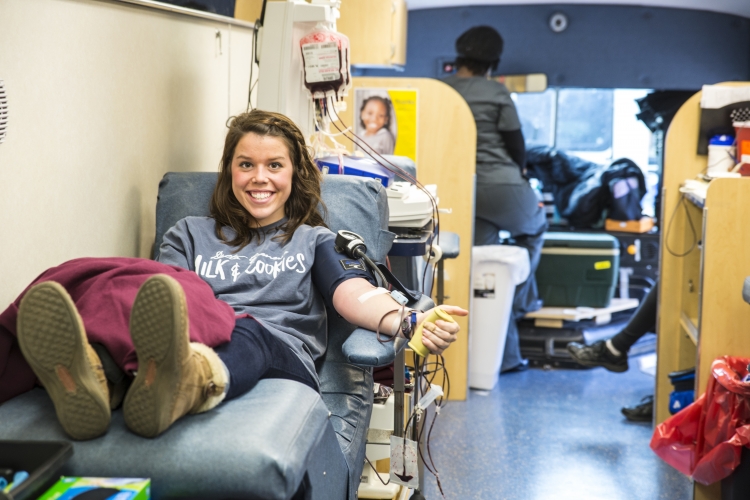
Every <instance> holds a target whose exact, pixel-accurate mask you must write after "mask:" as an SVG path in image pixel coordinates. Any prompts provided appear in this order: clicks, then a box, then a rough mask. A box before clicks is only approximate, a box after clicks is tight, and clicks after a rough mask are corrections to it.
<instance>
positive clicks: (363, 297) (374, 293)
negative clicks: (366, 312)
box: [357, 287, 391, 304]
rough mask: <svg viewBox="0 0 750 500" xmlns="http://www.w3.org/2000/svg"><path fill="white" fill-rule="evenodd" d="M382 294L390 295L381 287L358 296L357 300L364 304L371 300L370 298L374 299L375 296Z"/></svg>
mask: <svg viewBox="0 0 750 500" xmlns="http://www.w3.org/2000/svg"><path fill="white" fill-rule="evenodd" d="M384 293H391V292H389V291H388V290H386V289H385V288H383V287H378V288H375V289H374V290H370V291H369V292H365V293H363V294H362V295H360V296H359V297H358V298H357V300H358V301H359V303H360V304H364V303H365V302H366V301H367V300H369V299H371V298H372V297H375V296H377V295H383V294H384Z"/></svg>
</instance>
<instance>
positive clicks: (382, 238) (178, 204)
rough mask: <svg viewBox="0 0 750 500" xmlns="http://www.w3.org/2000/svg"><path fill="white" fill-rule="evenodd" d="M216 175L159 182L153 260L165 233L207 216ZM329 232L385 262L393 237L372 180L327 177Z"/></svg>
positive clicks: (179, 175)
mask: <svg viewBox="0 0 750 500" xmlns="http://www.w3.org/2000/svg"><path fill="white" fill-rule="evenodd" d="M217 178H218V173H216V172H168V173H167V174H165V175H164V177H163V178H162V180H161V182H159V195H158V197H157V202H156V237H155V239H154V249H153V252H152V256H153V257H154V258H156V257H157V255H158V252H159V245H161V241H162V239H163V237H164V233H166V232H167V230H169V228H171V227H172V226H174V225H175V224H176V223H177V221H179V220H180V219H182V218H184V217H188V216H208V215H209V203H210V201H211V196H212V194H213V190H214V186H215V185H216V179H217ZM321 194H322V197H323V203H325V205H326V208H327V218H326V223H327V224H328V227H329V228H330V229H331V231H333V232H336V231H339V230H341V229H347V230H349V231H353V232H355V233H357V234H359V235H360V236H362V237H363V238H364V240H365V243H366V244H367V254H368V256H369V257H370V258H371V259H373V260H375V261H377V262H383V261H385V256H386V255H387V254H388V251H389V250H390V248H391V244H392V243H393V238H394V234H393V233H391V232H389V231H388V198H387V195H386V193H385V189H384V188H383V186H382V184H380V182H378V181H377V180H375V179H368V178H365V177H354V176H348V175H346V176H345V175H326V176H325V177H323V183H322V186H321Z"/></svg>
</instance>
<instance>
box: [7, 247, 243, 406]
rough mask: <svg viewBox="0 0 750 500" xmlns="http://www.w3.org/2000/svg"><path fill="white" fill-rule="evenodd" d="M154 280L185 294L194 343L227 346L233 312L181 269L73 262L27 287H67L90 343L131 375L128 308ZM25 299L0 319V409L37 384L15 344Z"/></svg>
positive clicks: (119, 261) (119, 260) (125, 261)
mask: <svg viewBox="0 0 750 500" xmlns="http://www.w3.org/2000/svg"><path fill="white" fill-rule="evenodd" d="M154 274H167V275H169V276H171V277H173V278H174V279H176V280H177V281H178V282H179V283H180V284H181V285H182V288H183V289H184V290H185V297H186V298H187V309H188V317H189V319H190V340H191V341H193V342H200V343H202V344H205V345H207V346H209V347H216V346H218V345H221V344H224V343H226V342H229V339H230V337H231V335H232V330H233V329H234V321H235V314H234V310H233V309H232V307H231V306H230V305H229V304H227V303H226V302H222V301H221V300H219V299H217V298H215V297H214V294H213V291H212V290H211V287H210V286H209V285H208V284H207V283H206V282H205V281H203V280H202V279H201V278H200V277H199V276H198V275H196V274H195V273H194V272H192V271H188V270H186V269H182V268H179V267H175V266H170V265H167V264H162V263H160V262H155V261H152V260H147V259H132V258H124V257H113V258H84V259H75V260H71V261H68V262H65V263H64V264H61V265H59V266H57V267H53V268H51V269H48V270H47V271H45V272H43V273H42V274H41V275H40V276H39V277H38V278H36V279H35V280H34V281H33V282H32V283H31V285H29V287H31V286H32V285H34V284H36V283H40V282H42V281H56V282H58V283H60V284H61V285H62V286H63V287H65V289H66V290H67V291H68V293H69V294H70V296H71V298H72V299H73V302H75V304H76V307H77V308H78V312H79V313H80V314H81V318H83V324H84V326H85V328H86V334H87V336H88V339H89V342H92V343H99V344H102V345H103V346H104V347H105V348H106V349H107V351H109V353H110V354H111V355H112V359H114V361H115V363H117V365H118V366H119V367H120V368H122V369H123V370H125V371H126V372H128V373H132V371H134V370H135V369H136V368H137V365H138V361H137V357H136V354H135V350H134V348H133V341H132V340H131V338H130V331H129V329H128V322H129V319H130V308H131V307H132V305H133V301H134V300H135V296H136V293H137V292H138V288H139V287H140V286H141V285H142V284H143V282H144V281H146V280H147V279H148V278H149V277H150V276H153V275H154ZM27 290H28V288H27ZM25 293H26V290H24V291H23V293H21V295H19V296H18V298H17V299H16V300H15V301H14V302H13V303H12V304H11V305H10V306H8V308H7V309H6V310H5V311H3V313H2V314H0V403H3V402H4V401H7V400H8V399H10V398H12V397H14V396H17V395H19V394H21V393H24V392H26V391H28V390H30V389H32V388H33V387H34V385H35V383H36V376H35V375H34V373H33V372H32V371H31V368H30V367H29V365H28V364H27V363H26V360H24V358H23V355H22V354H21V350H20V348H19V347H18V342H17V340H16V317H17V316H18V305H19V304H20V303H21V298H22V297H23V295H24V294H25Z"/></svg>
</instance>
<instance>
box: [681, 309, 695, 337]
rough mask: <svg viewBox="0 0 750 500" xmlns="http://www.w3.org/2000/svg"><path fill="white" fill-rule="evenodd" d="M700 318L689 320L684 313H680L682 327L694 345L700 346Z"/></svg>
mask: <svg viewBox="0 0 750 500" xmlns="http://www.w3.org/2000/svg"><path fill="white" fill-rule="evenodd" d="M697 325H698V318H688V316H687V314H685V313H684V312H681V313H680V326H681V327H682V329H683V330H684V331H685V333H686V334H687V336H688V337H690V340H692V341H693V344H695V345H698V326H697Z"/></svg>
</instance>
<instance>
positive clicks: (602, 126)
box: [555, 89, 614, 151]
mask: <svg viewBox="0 0 750 500" xmlns="http://www.w3.org/2000/svg"><path fill="white" fill-rule="evenodd" d="M613 102H614V91H613V90H611V89H559V90H558V92H557V121H556V133H555V147H556V148H558V149H562V150H564V151H605V150H607V149H609V148H611V147H612V118H613V113H612V112H613Z"/></svg>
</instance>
